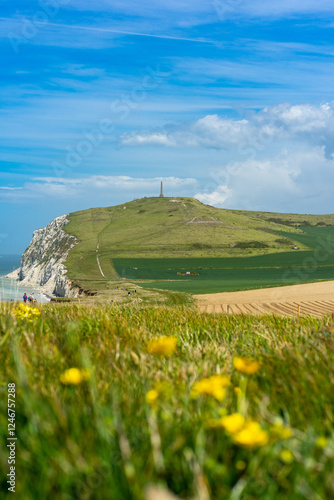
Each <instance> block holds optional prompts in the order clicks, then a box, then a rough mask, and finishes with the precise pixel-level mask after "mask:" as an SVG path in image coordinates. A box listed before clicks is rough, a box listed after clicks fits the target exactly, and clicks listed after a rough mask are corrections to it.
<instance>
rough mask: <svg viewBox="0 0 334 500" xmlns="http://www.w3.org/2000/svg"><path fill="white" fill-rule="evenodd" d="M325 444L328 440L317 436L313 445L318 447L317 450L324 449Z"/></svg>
mask: <svg viewBox="0 0 334 500" xmlns="http://www.w3.org/2000/svg"><path fill="white" fill-rule="evenodd" d="M327 444H328V439H327V438H325V436H319V437H318V439H317V440H316V442H315V445H316V446H318V448H326V446H327Z"/></svg>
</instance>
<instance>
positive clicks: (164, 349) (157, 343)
mask: <svg viewBox="0 0 334 500" xmlns="http://www.w3.org/2000/svg"><path fill="white" fill-rule="evenodd" d="M176 343H177V338H176V337H173V336H165V337H156V338H154V339H152V340H150V341H149V342H148V344H147V350H148V352H149V353H150V354H156V355H158V356H172V354H174V352H175V350H176Z"/></svg>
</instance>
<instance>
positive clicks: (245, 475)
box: [0, 304, 334, 500]
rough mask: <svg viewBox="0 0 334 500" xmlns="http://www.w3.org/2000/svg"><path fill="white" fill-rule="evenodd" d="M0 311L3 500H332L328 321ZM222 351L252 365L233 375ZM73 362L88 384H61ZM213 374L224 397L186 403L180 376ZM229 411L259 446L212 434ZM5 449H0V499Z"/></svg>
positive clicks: (167, 312) (123, 311) (64, 308)
mask: <svg viewBox="0 0 334 500" xmlns="http://www.w3.org/2000/svg"><path fill="white" fill-rule="evenodd" d="M12 307H13V306H10V305H9V304H1V312H0V320H1V321H0V345H1V350H0V372H1V384H0V391H1V397H0V433H1V441H2V443H6V442H7V441H6V438H7V437H8V434H7V428H8V420H7V419H8V415H7V394H8V393H7V383H9V382H10V383H15V384H16V400H15V401H16V408H15V409H16V436H17V441H16V450H17V461H16V495H13V498H14V497H15V498H20V499H24V500H36V499H38V500H53V499H57V500H83V499H88V498H91V499H94V500H107V499H117V500H144V499H145V500H147V499H148V497H146V498H145V488H146V487H147V485H148V484H151V485H152V484H153V485H158V484H159V485H160V486H161V487H162V488H164V489H168V490H170V491H172V492H173V493H174V494H175V495H176V496H177V498H180V499H193V500H200V499H203V498H205V499H207V500H210V499H211V500H223V499H224V500H225V499H227V498H229V499H235V500H237V499H242V500H254V499H258V500H273V499H275V500H305V498H307V499H314V500H317V499H331V498H334V475H333V471H334V435H333V421H334V393H333V384H334V324H333V322H332V320H331V318H329V317H325V318H324V319H322V320H316V319H314V318H311V317H308V318H300V320H299V321H298V320H297V319H287V318H279V317H270V316H267V317H256V318H254V317H250V316H225V315H210V314H198V313H197V312H196V310H193V309H187V308H180V307H174V308H169V309H168V308H158V307H156V308H139V307H122V308H120V307H114V308H112V307H106V306H104V307H84V306H81V307H80V306H78V305H66V304H62V305H60V304H59V305H58V304H54V305H52V304H49V305H47V306H45V307H43V308H42V309H41V312H42V314H41V317H40V318H32V320H31V321H29V319H26V320H25V319H16V318H15V317H14V315H13V313H12V311H11V308H12ZM171 334H172V335H175V336H176V337H177V348H176V351H175V353H174V354H173V356H172V357H171V358H165V357H159V356H154V355H153V354H149V353H148V350H147V342H148V341H149V340H150V339H152V338H154V337H156V336H161V335H171ZM235 356H252V357H255V358H256V359H257V360H258V361H260V363H261V366H260V369H259V371H258V372H257V373H255V374H254V375H250V376H246V375H244V374H242V373H240V372H238V371H237V370H235V369H234V368H233V363H232V360H233V358H234V357H235ZM73 367H75V368H79V369H81V368H85V369H88V370H89V372H90V374H91V377H90V380H89V381H87V382H82V383H79V384H78V385H64V384H63V383H61V381H60V378H61V376H62V374H63V373H64V372H65V370H67V369H69V368H73ZM215 373H226V374H228V375H230V377H231V385H230V386H229V387H228V388H227V392H226V396H225V398H224V399H223V400H222V401H218V400H217V399H215V398H214V397H213V396H209V395H207V396H205V395H203V396H201V397H199V398H198V399H196V400H194V399H192V398H191V395H190V393H191V388H192V386H193V384H194V383H195V382H196V381H198V380H199V379H201V378H203V377H209V376H211V375H213V374H215ZM247 379H248V386H247V388H246V385H247V384H246V380H247ZM238 387H239V388H240V387H243V391H244V393H243V394H244V395H245V400H246V402H247V404H246V406H244V409H243V410H242V408H243V405H241V402H242V400H241V399H238V396H237V393H236V391H235V388H238ZM151 389H155V390H157V392H158V398H157V400H156V404H155V405H153V407H152V406H150V404H148V403H147V402H146V393H147V391H149V390H151ZM238 409H239V411H243V412H244V414H245V416H246V417H248V418H250V419H252V420H254V421H256V422H258V423H259V424H260V425H261V427H262V429H264V430H265V432H266V433H268V436H269V441H268V443H267V444H265V445H264V446H260V447H258V446H253V447H247V446H242V445H237V444H235V443H233V441H232V439H231V437H230V435H229V434H228V433H227V432H226V431H225V430H224V429H223V428H222V427H217V428H213V424H212V422H213V419H214V421H215V422H216V421H217V419H219V417H220V416H222V415H224V414H228V415H230V414H233V413H234V412H236V411H237V410H238ZM275 424H276V426H277V425H278V426H283V429H284V430H285V433H286V435H285V439H283V436H278V435H277V433H276V431H275V430H274V429H275ZM8 454H9V451H8V448H7V447H6V446H5V445H3V446H1V448H0V464H1V491H2V498H7V497H6V492H7V487H8V484H7V483H6V481H7V477H6V474H7V473H8V463H7V460H8ZM8 494H9V495H8V498H11V496H10V493H9V492H8ZM153 498H159V497H158V495H157V494H156V496H154V497H153Z"/></svg>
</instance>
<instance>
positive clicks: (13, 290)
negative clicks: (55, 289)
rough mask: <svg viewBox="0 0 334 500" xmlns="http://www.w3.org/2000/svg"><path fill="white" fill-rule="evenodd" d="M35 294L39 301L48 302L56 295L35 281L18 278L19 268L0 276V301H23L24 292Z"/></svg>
mask: <svg viewBox="0 0 334 500" xmlns="http://www.w3.org/2000/svg"><path fill="white" fill-rule="evenodd" d="M24 293H27V295H31V294H33V295H34V297H35V298H36V300H37V302H38V303H48V302H50V300H51V299H52V298H53V297H55V295H53V294H52V293H50V292H49V291H48V290H44V289H43V287H41V286H38V285H35V284H33V283H31V284H30V283H22V282H20V281H19V279H18V270H17V269H16V270H15V271H13V272H11V273H9V274H6V275H4V276H0V302H16V301H18V302H23V294H24Z"/></svg>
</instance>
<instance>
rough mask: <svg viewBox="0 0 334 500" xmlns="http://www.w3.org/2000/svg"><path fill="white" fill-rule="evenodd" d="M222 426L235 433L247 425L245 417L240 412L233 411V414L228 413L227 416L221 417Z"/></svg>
mask: <svg viewBox="0 0 334 500" xmlns="http://www.w3.org/2000/svg"><path fill="white" fill-rule="evenodd" d="M220 421H221V424H222V427H224V429H225V430H226V431H227V432H229V433H230V434H234V433H236V432H239V431H241V429H242V428H243V427H244V425H245V417H244V416H242V415H241V414H240V413H232V415H227V416H226V417H222V418H221V419H220Z"/></svg>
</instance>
